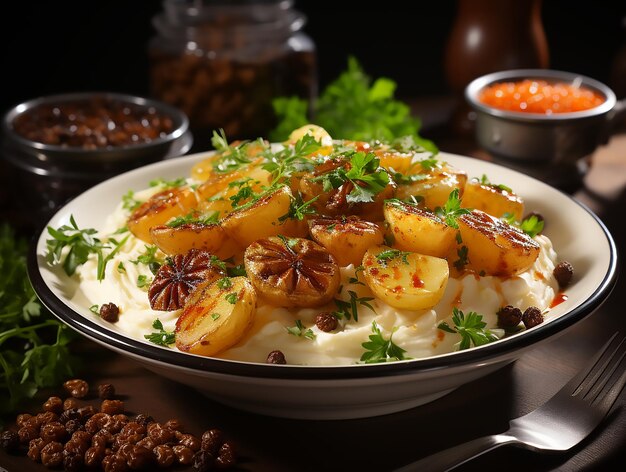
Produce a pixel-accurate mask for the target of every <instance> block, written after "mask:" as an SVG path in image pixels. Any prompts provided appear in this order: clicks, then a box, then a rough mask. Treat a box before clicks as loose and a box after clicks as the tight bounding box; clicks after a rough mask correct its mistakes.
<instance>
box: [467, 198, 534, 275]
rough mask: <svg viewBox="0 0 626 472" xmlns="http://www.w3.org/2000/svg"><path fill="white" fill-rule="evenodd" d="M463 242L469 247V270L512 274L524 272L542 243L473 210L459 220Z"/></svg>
mask: <svg viewBox="0 0 626 472" xmlns="http://www.w3.org/2000/svg"><path fill="white" fill-rule="evenodd" d="M457 222H458V224H459V231H460V233H461V239H462V242H461V245H462V246H465V247H467V257H468V264H467V267H466V268H468V269H472V270H474V271H476V272H477V273H484V274H485V275H497V276H500V277H511V276H514V275H517V274H520V273H522V272H524V271H525V270H527V269H529V268H530V266H532V265H533V263H534V262H535V260H536V259H537V257H538V256H539V249H540V247H539V244H538V243H537V242H536V241H535V240H533V239H532V238H531V237H530V236H528V235H527V234H526V233H524V232H523V231H521V230H519V229H517V228H515V227H514V226H511V225H510V224H508V223H506V222H505V221H502V220H500V219H498V218H495V217H493V216H490V215H488V214H487V213H485V212H483V211H480V210H474V211H472V212H471V213H469V214H467V215H463V216H461V217H460V218H458V219H457Z"/></svg>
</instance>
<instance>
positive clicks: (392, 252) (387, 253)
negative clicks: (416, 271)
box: [376, 249, 411, 266]
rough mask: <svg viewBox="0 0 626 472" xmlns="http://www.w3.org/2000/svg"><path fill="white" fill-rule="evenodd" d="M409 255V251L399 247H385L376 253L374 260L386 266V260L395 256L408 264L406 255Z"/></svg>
mask: <svg viewBox="0 0 626 472" xmlns="http://www.w3.org/2000/svg"><path fill="white" fill-rule="evenodd" d="M410 255H411V253H410V252H406V251H400V250H399V249H385V250H384V251H381V252H379V253H378V255H377V256H376V260H377V261H378V263H379V264H381V265H383V266H386V265H387V262H389V261H390V260H392V259H395V258H397V257H401V258H402V262H404V263H405V264H407V265H408V264H409V259H408V257H409V256H410Z"/></svg>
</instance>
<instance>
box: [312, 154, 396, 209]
mask: <svg viewBox="0 0 626 472" xmlns="http://www.w3.org/2000/svg"><path fill="white" fill-rule="evenodd" d="M346 157H349V158H350V161H349V163H350V168H349V169H348V170H346V169H345V168H344V167H343V166H342V167H338V168H336V169H333V170H331V171H330V172H327V173H325V174H322V175H320V176H319V177H315V178H313V179H311V180H312V181H314V182H322V185H323V188H324V191H325V192H328V191H330V190H332V189H335V188H339V187H341V186H342V185H344V184H345V183H347V182H351V183H352V185H353V188H352V190H351V191H350V193H348V195H346V200H347V201H348V203H359V202H363V203H367V202H373V201H374V197H375V196H376V195H377V194H378V193H380V192H381V191H383V190H384V189H385V187H386V186H387V184H388V183H389V174H388V173H387V171H385V170H384V169H383V168H382V167H380V159H378V157H376V154H374V153H371V152H369V153H365V152H361V151H359V152H353V153H348V154H346Z"/></svg>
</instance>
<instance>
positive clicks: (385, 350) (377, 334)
mask: <svg viewBox="0 0 626 472" xmlns="http://www.w3.org/2000/svg"><path fill="white" fill-rule="evenodd" d="M395 330H396V328H394V329H393V332H395ZM393 332H392V333H391V335H390V336H389V339H385V338H384V337H383V334H382V332H381V331H380V328H379V327H378V325H377V324H376V322H375V321H372V333H373V334H370V336H369V341H367V342H364V343H363V344H361V346H363V347H364V348H365V352H364V353H363V355H362V356H361V362H364V363H365V364H375V363H379V362H395V361H401V360H405V359H410V357H407V356H405V353H406V350H404V349H402V348H401V347H400V346H398V345H397V344H395V343H394V342H393V341H392V339H391V338H392V337H393Z"/></svg>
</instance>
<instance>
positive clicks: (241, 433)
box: [0, 102, 626, 472]
mask: <svg viewBox="0 0 626 472" xmlns="http://www.w3.org/2000/svg"><path fill="white" fill-rule="evenodd" d="M428 106H430V105H429V102H427V103H426V108H424V109H420V108H418V113H419V114H420V116H425V114H427V110H428ZM438 119H440V118H438ZM426 122H427V125H428V120H426ZM433 133H434V134H436V133H435V130H434V128H433ZM437 142H438V144H439V145H440V147H441V149H442V150H444V151H447V150H449V151H454V152H462V153H465V154H470V155H474V156H478V157H481V156H483V154H482V153H481V152H480V151H478V150H477V149H475V145H474V143H473V141H472V140H471V139H458V138H446V137H444V138H442V139H438V140H437ZM575 198H577V199H579V200H580V201H582V202H584V203H585V204H587V205H588V206H590V207H591V208H592V209H593V210H594V211H596V212H597V213H598V215H599V216H600V217H601V218H602V220H603V221H604V222H605V224H606V225H607V226H608V228H609V229H610V231H611V232H612V234H613V237H614V238H615V241H616V243H617V245H618V248H622V247H624V242H625V241H626V237H625V232H626V224H625V223H624V219H625V218H626V214H625V212H624V208H626V133H622V134H619V135H616V136H614V137H613V139H612V140H611V141H610V143H609V144H608V146H605V147H603V148H601V149H600V150H599V151H598V152H597V153H596V154H595V156H594V159H593V167H592V170H591V172H590V173H589V174H588V175H587V176H586V178H585V185H584V187H583V188H581V189H580V190H579V191H578V192H576V194H575ZM625 292H626V278H625V277H622V278H621V280H620V281H619V282H618V285H617V287H616V289H615V290H614V292H613V294H612V295H611V296H610V298H609V299H608V300H607V301H606V303H605V304H604V305H603V306H602V307H601V308H600V309H598V310H597V311H596V313H594V314H593V315H591V316H589V317H588V318H586V319H585V320H583V321H582V322H580V323H578V324H577V325H575V326H574V327H572V328H571V329H569V330H567V331H566V332H564V333H563V334H562V335H561V336H559V337H557V338H555V339H551V340H549V341H546V342H544V343H543V344H541V345H539V346H538V347H537V348H536V349H535V350H533V351H532V352H529V353H527V354H525V355H524V356H523V357H522V358H520V359H519V360H518V361H517V362H515V363H514V364H512V365H509V366H507V367H505V368H503V369H501V370H498V371H497V372H495V373H493V374H491V375H489V376H487V377H484V378H482V379H480V380H478V381H475V382H472V383H470V384H467V385H464V386H463V387H461V388H459V389H458V390H456V391H454V392H452V393H450V394H449V395H447V396H445V397H444V398H441V399H439V400H437V401H435V402H432V403H430V404H427V405H424V406H421V407H418V408H414V409H412V410H409V411H406V412H402V413H397V414H393V415H387V416H382V417H376V418H370V419H359V420H348V421H296V420H287V419H278V418H270V417H264V416H259V415H254V414H250V413H245V412H242V411H238V410H235V409H232V408H229V407H225V406H222V405H220V404H218V403H215V402H214V401H211V400H208V399H206V398H205V397H203V396H201V395H200V394H199V393H197V392H195V391H194V390H191V389H190V388H187V387H184V386H182V385H179V384H176V383H174V382H171V381H169V380H166V379H164V378H161V377H159V376H157V375H155V374H153V373H151V372H149V371H147V370H145V369H143V368H141V367H140V366H139V365H138V364H136V363H134V362H133V361H131V360H129V359H127V358H123V357H121V356H120V355H117V354H114V353H112V352H110V351H108V350H106V349H103V348H101V347H99V346H97V345H95V344H93V343H91V342H85V343H82V344H80V345H79V348H80V349H81V350H83V351H84V358H85V359H86V360H87V362H88V371H87V372H88V373H87V374H85V378H87V379H88V380H89V381H90V382H91V383H92V385H93V386H96V385H97V384H98V383H101V382H111V383H113V384H115V385H116V387H117V390H118V392H119V393H120V395H121V396H122V398H123V399H124V400H125V402H126V405H127V408H128V409H129V410H130V411H132V412H136V413H139V412H149V413H151V414H152V415H153V416H155V417H156V419H157V420H163V421H165V420H166V419H169V418H172V417H175V418H178V419H179V420H180V421H182V422H183V424H185V425H186V430H188V431H189V432H193V433H196V434H199V433H201V432H202V431H204V430H205V429H207V428H209V427H220V428H222V429H223V430H224V431H225V432H226V433H227V435H228V436H230V437H231V438H232V439H233V440H234V441H236V443H237V444H238V445H239V450H240V455H241V462H240V469H239V470H250V471H296V470H297V471H300V470H302V471H322V470H324V471H326V470H342V471H352V470H355V471H370V470H371V471H386V470H393V469H394V468H395V467H398V466H401V465H403V464H405V463H407V462H411V461H413V460H415V459H418V458H420V457H422V456H425V455H427V454H430V453H433V452H436V451H438V450H440V449H442V448H446V447H450V446H452V445H455V444H457V443H459V442H463V441H467V440H470V439H473V438H475V437H477V436H479V435H485V434H491V433H498V432H501V431H503V430H505V429H506V427H507V423H508V421H509V420H510V419H512V418H515V417H517V416H520V415H523V414H525V413H527V412H529V411H531V410H532V409H534V408H536V407H538V406H539V405H541V404H542V403H543V402H545V401H546V400H547V399H548V398H549V397H550V396H551V395H552V394H554V393H555V392H556V391H557V390H558V389H559V388H560V387H561V386H562V385H563V384H564V383H565V382H566V381H567V380H568V379H569V378H570V377H571V376H573V375H574V373H575V372H576V371H577V370H578V369H579V367H580V366H581V365H582V364H583V363H584V362H585V360H586V359H588V358H589V356H590V355H591V354H592V353H593V352H594V351H596V349H598V348H599V347H600V346H601V345H602V344H603V343H604V341H605V340H606V339H608V337H609V336H610V335H611V334H612V333H614V332H615V331H617V330H619V331H621V332H622V333H626V314H625V310H624V307H623V305H622V298H621V295H622V294H623V293H625ZM625 407H626V391H625V392H622V395H621V397H620V398H619V400H618V404H617V405H616V407H615V409H614V410H613V414H611V415H610V416H609V418H608V420H607V421H606V422H605V423H604V424H603V425H602V427H600V428H599V429H598V430H597V431H596V432H594V433H593V434H592V435H591V436H590V437H589V438H588V439H587V440H585V441H584V442H583V443H582V444H580V445H579V446H578V447H576V448H575V449H573V450H572V451H570V452H568V453H565V454H558V455H539V454H534V453H531V452H528V451H524V450H520V449H516V448H513V447H503V448H500V449H498V450H496V451H493V452H491V453H489V454H486V455H484V456H482V457H481V458H478V459H476V460H475V461H472V462H470V463H469V464H467V465H465V466H462V467H460V468H459V469H458V470H460V471H481V472H482V471H485V470H494V469H495V468H496V467H498V468H503V469H505V470H507V472H514V471H523V472H529V471H552V470H559V471H579V470H615V468H616V467H617V466H616V465H615V464H621V465H623V464H626V448H625V447H624V446H625V445H626V411H623V410H624V409H625ZM0 465H1V466H3V467H4V468H5V469H6V470H8V471H20V472H27V471H41V470H45V469H44V468H43V467H42V466H41V465H37V464H34V463H32V462H31V461H30V460H28V459H25V458H23V457H19V458H16V457H12V456H8V455H6V454H5V453H4V452H3V451H0ZM0 470H2V469H1V468H0ZM177 470H184V469H177Z"/></svg>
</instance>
